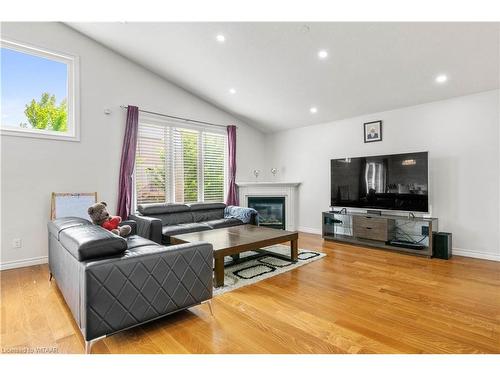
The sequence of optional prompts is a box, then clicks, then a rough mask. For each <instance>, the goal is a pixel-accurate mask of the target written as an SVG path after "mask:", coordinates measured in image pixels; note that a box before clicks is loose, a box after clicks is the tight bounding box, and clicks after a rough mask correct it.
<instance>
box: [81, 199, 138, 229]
mask: <svg viewBox="0 0 500 375" xmlns="http://www.w3.org/2000/svg"><path fill="white" fill-rule="evenodd" d="M107 206H108V205H107V204H106V202H99V203H96V204H94V205H92V206H90V207H89V209H88V214H89V216H90V218H91V219H92V222H93V223H94V224H95V225H100V226H101V227H103V228H104V229H107V230H109V231H111V232H113V233H114V234H116V235H118V236H122V237H126V236H127V235H128V234H129V233H130V231H131V230H132V228H131V227H130V225H122V226H120V227H119V226H118V224H120V223H121V222H122V218H121V217H120V216H111V215H110V214H109V212H108V210H107V208H106V207H107Z"/></svg>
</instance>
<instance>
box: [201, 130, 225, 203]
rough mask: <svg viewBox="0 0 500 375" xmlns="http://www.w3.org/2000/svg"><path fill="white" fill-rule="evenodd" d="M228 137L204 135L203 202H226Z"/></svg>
mask: <svg viewBox="0 0 500 375" xmlns="http://www.w3.org/2000/svg"><path fill="white" fill-rule="evenodd" d="M225 149H226V136H225V135H222V134H213V133H212V134H211V133H203V140H202V150H203V200H204V201H205V202H223V201H224V182H225V163H224V159H225V158H224V155H225Z"/></svg>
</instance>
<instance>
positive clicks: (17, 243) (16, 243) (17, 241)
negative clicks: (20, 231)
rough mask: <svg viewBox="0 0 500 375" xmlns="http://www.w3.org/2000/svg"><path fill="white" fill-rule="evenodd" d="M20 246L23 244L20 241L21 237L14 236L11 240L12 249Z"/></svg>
mask: <svg viewBox="0 0 500 375" xmlns="http://www.w3.org/2000/svg"><path fill="white" fill-rule="evenodd" d="M22 246H23V243H22V241H21V239H20V238H14V239H13V240H12V247H13V248H14V249H19V248H21V247H22Z"/></svg>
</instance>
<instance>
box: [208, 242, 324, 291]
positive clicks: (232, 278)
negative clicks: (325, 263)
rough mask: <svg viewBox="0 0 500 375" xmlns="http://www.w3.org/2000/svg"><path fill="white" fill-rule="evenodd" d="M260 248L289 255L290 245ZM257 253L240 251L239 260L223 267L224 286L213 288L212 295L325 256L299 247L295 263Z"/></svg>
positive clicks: (228, 258) (227, 258)
mask: <svg viewBox="0 0 500 375" xmlns="http://www.w3.org/2000/svg"><path fill="white" fill-rule="evenodd" d="M262 249H263V250H267V251H270V252H273V253H276V254H281V255H285V256H290V246H286V245H273V246H268V247H264V248H262ZM257 254H258V253H257V252H255V251H247V252H245V253H241V255H240V258H241V261H240V262H239V263H237V264H234V265H230V266H226V267H224V286H222V287H219V288H214V296H216V295H219V294H223V293H226V292H229V291H231V290H234V289H238V288H241V287H243V286H245V285H250V284H254V283H256V282H258V281H261V280H264V279H267V278H269V277H273V276H276V275H279V274H281V273H284V272H288V271H290V270H293V269H294V268H297V267H301V266H303V265H305V264H307V263H310V262H314V261H315V260H319V259H321V258H323V257H325V256H326V254H325V253H321V252H319V251H313V250H305V249H299V260H298V262H297V263H293V262H291V261H287V260H284V259H281V258H278V257H274V256H272V255H271V254H262V255H261V256H259V257H255V256H256V255H257ZM249 257H250V258H251V259H249V260H246V261H245V258H249ZM225 261H226V263H230V262H231V261H232V258H231V257H226V259H225Z"/></svg>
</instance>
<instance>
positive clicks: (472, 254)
mask: <svg viewBox="0 0 500 375" xmlns="http://www.w3.org/2000/svg"><path fill="white" fill-rule="evenodd" d="M298 231H299V232H305V233H312V234H321V229H317V228H310V227H299V228H298ZM452 255H459V256H463V257H469V258H477V259H486V260H493V261H497V262H500V254H493V253H490V252H485V251H477V250H467V249H458V248H454V249H453V250H452Z"/></svg>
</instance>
